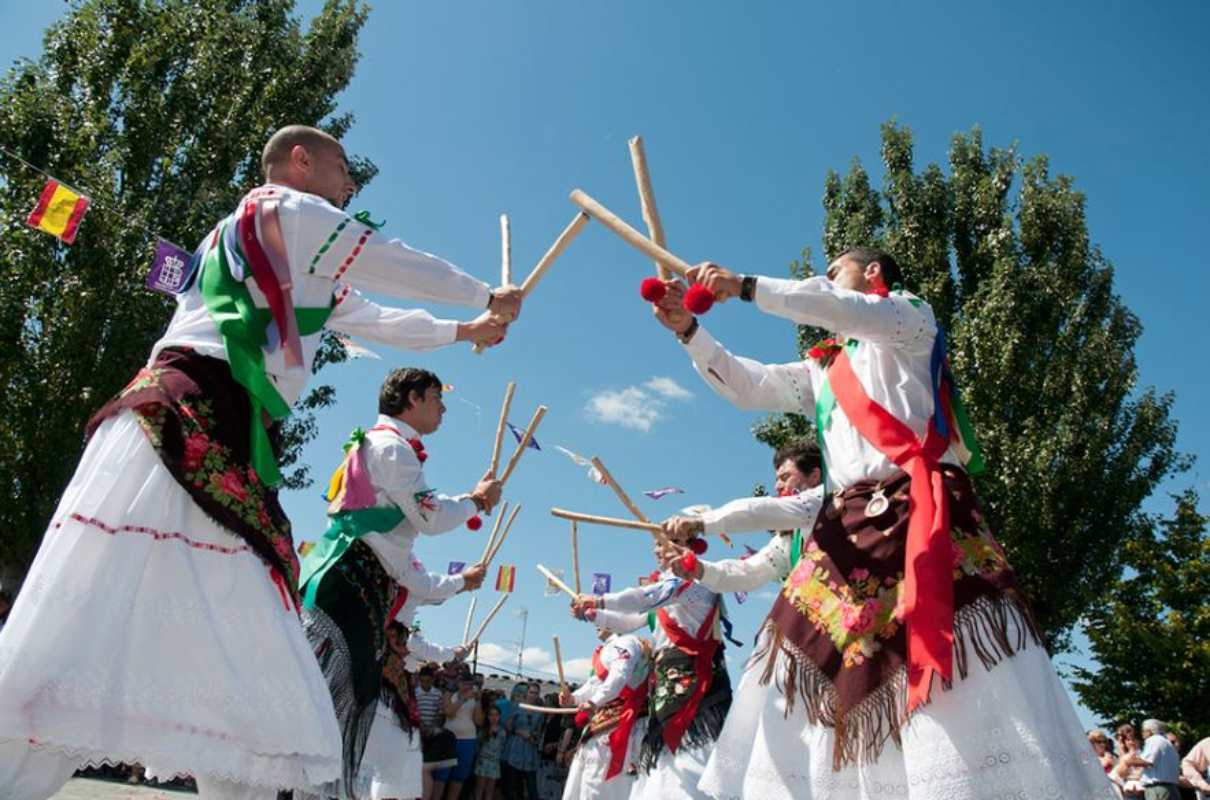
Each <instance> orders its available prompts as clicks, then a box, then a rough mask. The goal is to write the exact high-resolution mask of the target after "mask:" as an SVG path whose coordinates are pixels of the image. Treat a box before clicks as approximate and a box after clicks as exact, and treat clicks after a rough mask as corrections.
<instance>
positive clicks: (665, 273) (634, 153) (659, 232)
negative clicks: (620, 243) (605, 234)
mask: <svg viewBox="0 0 1210 800" xmlns="http://www.w3.org/2000/svg"><path fill="white" fill-rule="evenodd" d="M630 163H631V165H633V166H634V182H635V185H636V186H637V187H638V190H639V205H640V206H642V209H643V222H645V223H647V233H648V234H650V236H651V241H652V242H654V243H655V244H657V245H659V246H660V247H664V246H665V241H664V226H663V224H662V223H661V222H660V211H659V209H658V208H656V207H655V192H654V191H653V190H652V188H651V174H650V173H649V172H648V171H647V151H646V150H644V149H643V137H642V136H636V137H634V138H633V139H631V140H630ZM655 271H656V272H657V273H658V274H659V276H660V277H661V278H663V279H665V280H667V279H668V278H671V277H672V272H671V271H670V270H669V269H668V267H666V266H664V262H662V261H660V260H658V259H657V260H656V262H655Z"/></svg>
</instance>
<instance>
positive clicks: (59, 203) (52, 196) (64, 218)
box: [25, 178, 88, 244]
mask: <svg viewBox="0 0 1210 800" xmlns="http://www.w3.org/2000/svg"><path fill="white" fill-rule="evenodd" d="M86 211H88V198H87V197H85V196H84V195H80V194H76V193H75V192H73V191H72V190H71V189H68V188H67V187H66V186H64V185H63V184H61V183H59V182H58V181H57V180H55V179H54V178H51V179H50V180H48V181H47V182H46V186H45V187H43V189H42V196H41V197H39V198H38V205H37V207H36V208H34V210H33V211H31V212H30V214H29V219H27V220H25V222H26V224H27V225H29V226H30V227H31V228H37V229H38V230H40V231H46V232H47V233H49V234H50V235H51V236H56V237H58V238H59V239H62V240H63V243H64V244H71V243H72V242H73V241H75V239H76V229H77V228H79V227H80V220H81V219H83V218H84V212H86Z"/></svg>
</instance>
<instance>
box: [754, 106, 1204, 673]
mask: <svg viewBox="0 0 1210 800" xmlns="http://www.w3.org/2000/svg"><path fill="white" fill-rule="evenodd" d="M882 160H883V166H884V168H885V175H884V178H883V183H882V188H881V189H877V188H875V187H874V186H872V185H871V181H870V176H869V175H868V173H867V172H866V171H865V169H864V168H863V167H862V165H861V163H860V162H859V161H854V162H853V163H852V165H851V166H850V167H849V170H848V173H847V174H846V175H845V176H844V177H841V176H840V175H838V174H836V173H834V172H833V173H830V174H829V175H828V177H827V180H826V182H825V185H824V196H823V205H824V209H825V212H826V216H825V221H824V242H823V243H824V251H825V254H826V256H827V257H828V258H829V259H831V258H834V257H835V256H837V255H839V254H840V253H841V252H843V251H844V250H845V249H846V248H848V247H852V246H855V245H861V244H874V245H877V246H880V247H882V248H883V249H885V250H887V251H888V252H891V253H893V254H894V255H895V257H896V259H897V260H898V261H899V263H900V265H901V266H902V267H903V268H904V271H905V273H906V279H907V281H908V283H909V284H910V286H909V288H911V289H912V290H914V291H916V292H918V293H919V294H921V295H922V296H923V297H925V298H926V299H927V300H928V301H929V303H930V304H931V305H932V307H933V310H934V311H935V312H936V315H937V321H938V323H939V324H940V325H942V326H943V327H944V328H945V329H946V331H947V337H948V344H949V353H950V359H951V362H952V365H953V369H954V373H955V375H956V378H957V381H958V384H959V386H960V387H961V391H962V395H963V398H964V400H965V402H966V405H967V407H968V409H969V411H970V414H971V418H972V421H973V423H974V427H975V432H976V435H977V436H978V439H979V442H980V444H981V445H982V447H983V451H984V455H985V457H986V459H987V463H988V470H987V472H986V473H985V474H984V475H983V476H982V477H981V478H979V479H978V481H977V483H978V489H979V492H980V496H981V498H982V500H983V502H984V504H985V505H986V507H987V511H988V515H989V518H990V522H991V524H992V528H993V530H995V531H996V533H997V536H998V537H999V539H1000V541H1001V542H1002V543H1003V544H1004V546H1005V549H1006V550H1007V552H1008V555H1009V558H1010V559H1011V561H1012V563H1013V565H1014V566H1015V568H1016V570H1017V574H1018V577H1019V578H1020V579H1021V582H1022V583H1023V584H1024V587H1025V590H1026V592H1027V593H1028V595H1029V597H1030V599H1031V600H1032V602H1033V606H1034V609H1035V611H1036V612H1037V614H1038V618H1039V621H1040V622H1041V624H1042V627H1043V629H1044V630H1045V631H1046V634H1047V639H1048V645H1049V646H1050V647H1051V648H1052V651H1054V650H1062V649H1064V648H1065V647H1066V646H1067V644H1068V639H1069V634H1070V630H1071V627H1072V625H1073V624H1074V623H1075V622H1076V621H1077V619H1078V618H1079V617H1080V616H1081V615H1082V614H1083V613H1084V611H1085V610H1086V609H1087V608H1089V607H1090V606H1092V605H1093V604H1094V603H1095V602H1096V599H1097V597H1098V595H1099V593H1100V592H1101V590H1102V589H1103V587H1105V586H1106V585H1109V584H1110V583H1112V582H1113V581H1114V580H1116V579H1117V577H1118V576H1119V575H1120V574H1121V571H1122V561H1121V558H1120V555H1119V554H1120V552H1121V550H1122V547H1123V546H1124V545H1126V544H1127V543H1130V542H1137V541H1141V540H1144V539H1145V538H1146V537H1147V536H1148V535H1149V524H1148V520H1147V519H1146V517H1145V515H1143V514H1142V513H1141V511H1140V505H1141V503H1142V502H1143V500H1144V499H1145V498H1147V497H1148V496H1149V495H1150V494H1151V493H1152V491H1153V490H1154V489H1155V488H1156V486H1157V485H1158V484H1159V482H1160V481H1161V480H1163V479H1164V478H1165V477H1167V476H1170V475H1172V474H1174V473H1176V472H1179V471H1181V470H1183V469H1185V468H1186V467H1187V461H1186V459H1184V458H1183V457H1182V456H1181V455H1180V454H1178V453H1177V452H1176V450H1175V447H1174V443H1175V437H1176V422H1175V421H1174V420H1173V419H1172V418H1171V410H1172V400H1173V398H1172V395H1171V394H1159V393H1157V392H1156V391H1155V390H1154V389H1152V388H1141V387H1139V386H1138V369H1137V365H1136V363H1135V358H1134V346H1135V342H1136V341H1137V339H1138V337H1139V335H1140V333H1141V331H1142V328H1141V325H1140V324H1139V321H1138V318H1137V317H1136V316H1135V315H1134V314H1133V313H1132V312H1131V311H1130V309H1129V308H1127V306H1126V305H1125V304H1124V303H1123V302H1122V299H1121V298H1120V297H1119V296H1118V295H1117V294H1115V293H1114V290H1113V267H1112V266H1111V264H1110V263H1109V261H1108V260H1107V259H1106V258H1105V256H1104V255H1103V254H1102V253H1101V251H1100V250H1099V248H1097V247H1096V246H1094V245H1093V244H1092V243H1091V242H1090V240H1089V234H1088V226H1087V222H1086V220H1085V215H1084V204H1085V200H1084V195H1083V194H1082V193H1081V192H1079V191H1077V190H1076V189H1075V182H1074V180H1073V179H1072V178H1070V177H1067V176H1057V177H1056V176H1052V175H1051V174H1050V168H1049V164H1048V161H1047V159H1046V157H1045V156H1041V155H1040V156H1035V157H1033V158H1031V159H1029V160H1023V159H1022V158H1021V157H1020V156H1019V155H1018V153H1017V150H1016V148H1015V147H1010V148H1007V149H1004V148H991V149H985V148H984V145H983V138H982V134H981V133H980V131H979V130H978V129H977V128H976V129H974V130H972V131H971V133H969V134H959V135H956V136H954V138H953V140H952V142H951V144H950V150H949V165H948V166H949V170H948V174H947V173H946V172H945V171H943V170H942V168H941V167H940V166H939V165H937V164H929V165H928V166H927V167H925V168H924V169H923V170H922V171H917V170H916V169H915V165H914V163H913V141H912V134H911V131H910V130H909V129H908V128H906V127H903V126H900V125H897V124H895V123H894V122H889V123H887V124H885V125H884V126H883V128H882ZM791 272H792V274H797V275H806V274H810V273H811V272H812V265H811V262H810V253H809V251H805V252H804V257H803V260H802V261H800V262H796V263H795V264H794V265H793V266H792V268H791ZM817 334H818V332H817V331H811V330H805V331H800V333H799V337H800V344H801V343H802V341H803V340H804V339H814V338H815V337H816V335H817ZM755 433H756V435H757V438H758V439H760V440H761V441H764V442H766V443H768V444H770V445H773V446H776V445H778V444H780V443H782V442H783V441H785V440H786V439H787V438H790V437H794V436H804V435H806V436H809V435H810V428H809V426H808V423H807V421H806V420H805V419H803V418H802V417H796V416H785V417H774V418H772V419H770V420H769V421H768V422H766V423H763V424H761V425H758V426H757V428H756V430H755ZM1057 576H1062V578H1061V580H1059V579H1056V577H1057Z"/></svg>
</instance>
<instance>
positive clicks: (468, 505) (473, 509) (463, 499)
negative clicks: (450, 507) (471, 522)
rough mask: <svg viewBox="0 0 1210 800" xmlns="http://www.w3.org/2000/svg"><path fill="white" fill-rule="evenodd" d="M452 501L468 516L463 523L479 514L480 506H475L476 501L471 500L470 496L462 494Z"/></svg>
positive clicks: (463, 519)
mask: <svg viewBox="0 0 1210 800" xmlns="http://www.w3.org/2000/svg"><path fill="white" fill-rule="evenodd" d="M450 499H451V500H453V501H455V502H456V503H458V507H459V508H461V509H462V511H463V512H464V513H465V514H466V516H465V517H463V518H462V521H463V522H466V521H467V520H468V519H470V518H471V517H473V516H475V515H476V514H478V513H479V506H477V505H475V501H474V500H472V499H471V496H470V495H469V494H460V495H457V496H455V497H452V498H450Z"/></svg>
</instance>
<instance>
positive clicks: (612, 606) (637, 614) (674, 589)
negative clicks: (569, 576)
mask: <svg viewBox="0 0 1210 800" xmlns="http://www.w3.org/2000/svg"><path fill="white" fill-rule="evenodd" d="M685 584H686V581H684V580H682V579H680V578H678V577H677V576H676V575H674V574H673V573H672V571H671V570H664V571H663V572H661V573H660V577H659V580H656V581H653V582H652V583H649V584H647V585H646V586H633V587H631V588H629V589H623V590H622V591H620V592H614V593H612V594H606V595H602V597H603V598H604V600H605V608H603V609H600V610H598V611H597V616H596V620H595V622H596V625H597V627H598V628H603V629H605V630H609V631H613V632H615V633H630V632H631V631H637V630H639V629H640V628H642V627H644V626H646V625H647V615H648V614H649V613H650V612H652V611H655V610H657V609H660V608H662V609H664V610H665V611H667V612H668V616H670V617H671V618H672V621H673V622H675V623H676V624H677V626H678V627H679V628H680V629H681V630H683V631H685V632H686V633H688V634H689V635H690V636H696V635H697V632H698V630H699V629H700V628H701V627H702V624H703V623H704V622H705V621H706V617H708V616H709V615H710V612H711V611H712V610H713V609H714V606H715V603H716V602H717V600H718V593H716V592H712V591H710V590H709V589H707V588H706V587H705V586H702V585H701V584H699V583H693V582H692V581H690V582H689V585H688V586H687V587H686V586H685ZM671 646H672V642H671V641H670V640H669V639H668V634H666V633H665V632H664V626H663V625H656V626H655V648H656V649H657V650H661V649H663V648H665V647H671Z"/></svg>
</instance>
